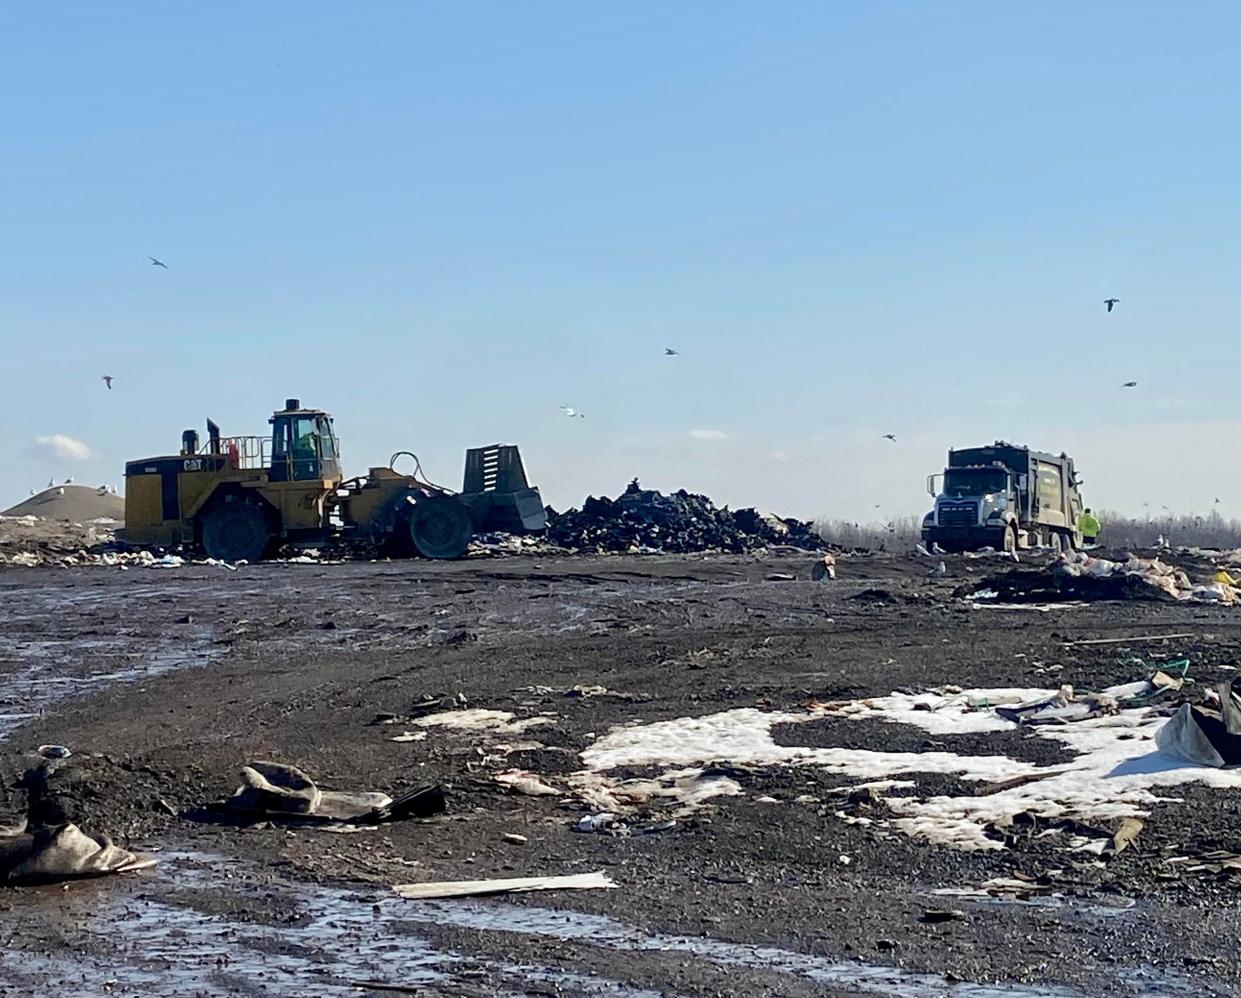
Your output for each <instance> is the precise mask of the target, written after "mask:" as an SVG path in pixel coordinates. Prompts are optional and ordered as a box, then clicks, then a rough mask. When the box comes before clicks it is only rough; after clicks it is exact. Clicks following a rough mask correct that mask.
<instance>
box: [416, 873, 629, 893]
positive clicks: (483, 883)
mask: <svg viewBox="0 0 1241 998" xmlns="http://www.w3.org/2000/svg"><path fill="white" fill-rule="evenodd" d="M615 887H616V884H615V883H614V882H613V881H612V879H611V878H610V877H608V875H607V874H606V873H604V872H603V871H602V870H600V871H599V872H597V873H580V874H573V875H570V876H566V877H516V878H512V879H508V880H444V881H438V882H431V883H424V884H396V885H395V886H394V887H393V888H392V889H393V890H394V891H396V893H397V894H399V895H400V896H401V897H403V898H406V899H408V900H410V901H420V900H423V899H428V898H459V897H479V896H483V895H488V894H524V893H527V892H529V891H565V890H598V889H603V890H610V889H614V888H615Z"/></svg>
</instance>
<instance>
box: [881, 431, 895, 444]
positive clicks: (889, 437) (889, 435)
mask: <svg viewBox="0 0 1241 998" xmlns="http://www.w3.org/2000/svg"><path fill="white" fill-rule="evenodd" d="M883 439H884V440H891V441H892V443H896V434H895V433H885V434H884V435H883Z"/></svg>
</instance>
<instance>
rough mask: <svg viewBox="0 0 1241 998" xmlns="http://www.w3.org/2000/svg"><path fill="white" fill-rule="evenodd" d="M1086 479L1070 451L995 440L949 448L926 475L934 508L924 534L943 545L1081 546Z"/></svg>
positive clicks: (924, 524)
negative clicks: (942, 462) (936, 470)
mask: <svg viewBox="0 0 1241 998" xmlns="http://www.w3.org/2000/svg"><path fill="white" fill-rule="evenodd" d="M1080 484H1081V483H1080V481H1079V479H1078V477H1077V471H1076V469H1075V468H1074V467H1073V459H1072V458H1071V457H1069V456H1068V455H1067V454H1064V453H1061V454H1059V455H1056V454H1047V453H1043V452H1041V451H1035V450H1031V449H1030V448H1029V447H1024V446H1020V445H1017V444H1010V443H1006V442H1004V441H1002V440H997V441H996V442H995V443H994V444H990V445H989V446H985V447H967V448H962V449H960V450H955V449H954V450H949V451H948V465H947V467H946V468H945V469H944V470H943V472H942V473H940V474H937V475H931V476H930V477H929V478H928V479H927V492H929V493H930V494H931V495H932V496H933V497H934V499H935V506H934V508H933V509H932V510H931V511H930V512H929V513H927V514H926V516H925V517H924V518H923V520H922V540H923V542H924V543H925V544H926V545H927V547H932V546H933V545H938V547H939V548H940V549H941V550H943V551H977V550H980V549H982V548H986V547H991V548H995V549H996V550H997V551H1016V550H1018V549H1022V548H1034V547H1049V548H1051V549H1052V550H1053V551H1064V550H1072V549H1073V548H1075V547H1080V546H1081V531H1080V529H1079V527H1078V519H1079V518H1080V516H1081V513H1082V498H1081V493H1080V491H1079V490H1078V486H1079V485H1080Z"/></svg>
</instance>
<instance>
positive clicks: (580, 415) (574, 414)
mask: <svg viewBox="0 0 1241 998" xmlns="http://www.w3.org/2000/svg"><path fill="white" fill-rule="evenodd" d="M560 408H561V409H563V410H564V414H565V415H566V416H568V417H569V418H570V419H585V418H586V413H584V412H578V411H577V410H576V409H574V408H573V406H571V405H562V406H561V407H560Z"/></svg>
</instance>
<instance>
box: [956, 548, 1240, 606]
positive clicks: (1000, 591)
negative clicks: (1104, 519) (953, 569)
mask: <svg viewBox="0 0 1241 998" xmlns="http://www.w3.org/2000/svg"><path fill="white" fill-rule="evenodd" d="M962 595H966V596H971V597H973V598H975V599H977V598H980V597H984V598H988V599H1000V600H1003V601H1006V602H1012V603H1019V602H1029V601H1034V602H1054V601H1056V600H1064V599H1074V600H1086V601H1090V600H1176V601H1178V602H1187V603H1222V604H1226V605H1230V606H1231V605H1234V604H1236V603H1237V602H1238V601H1239V597H1241V593H1239V592H1238V590H1237V589H1236V588H1235V587H1234V586H1231V585H1228V584H1226V583H1223V582H1209V583H1194V582H1192V581H1191V580H1190V578H1189V576H1188V575H1187V574H1186V573H1185V572H1184V570H1182V569H1180V568H1177V567H1176V566H1174V565H1168V564H1166V563H1164V562H1162V561H1160V560H1159V559H1158V558H1151V559H1147V558H1139V557H1137V556H1136V555H1130V556H1129V558H1128V560H1126V561H1111V560H1109V559H1107V558H1092V557H1091V556H1090V555H1088V554H1086V553H1085V552H1084V551H1075V552H1073V553H1071V554H1062V555H1061V556H1060V557H1059V558H1057V559H1056V561H1055V562H1053V563H1052V564H1051V565H1049V566H1046V567H1043V568H1029V569H1013V570H1011V571H1009V572H1006V573H1005V574H1003V575H996V576H991V577H990V578H987V579H984V580H983V581H982V582H981V583H980V584H979V585H977V586H975V587H971V589H970V591H969V592H966V593H962Z"/></svg>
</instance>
